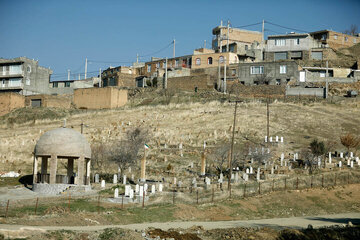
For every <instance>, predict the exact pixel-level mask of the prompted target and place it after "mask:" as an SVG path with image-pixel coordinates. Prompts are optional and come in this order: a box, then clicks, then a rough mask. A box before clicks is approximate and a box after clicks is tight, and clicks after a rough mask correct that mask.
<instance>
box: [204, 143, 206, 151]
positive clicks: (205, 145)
mask: <svg viewBox="0 0 360 240" xmlns="http://www.w3.org/2000/svg"><path fill="white" fill-rule="evenodd" d="M205 148H206V142H205V141H204V149H205Z"/></svg>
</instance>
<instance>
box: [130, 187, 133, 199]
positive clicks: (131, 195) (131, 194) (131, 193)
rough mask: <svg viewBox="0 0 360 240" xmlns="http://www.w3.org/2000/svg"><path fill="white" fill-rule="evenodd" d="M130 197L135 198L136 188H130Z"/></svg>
mask: <svg viewBox="0 0 360 240" xmlns="http://www.w3.org/2000/svg"><path fill="white" fill-rule="evenodd" d="M129 198H130V199H133V198H134V189H130V194H129Z"/></svg>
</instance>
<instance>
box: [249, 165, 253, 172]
mask: <svg viewBox="0 0 360 240" xmlns="http://www.w3.org/2000/svg"><path fill="white" fill-rule="evenodd" d="M250 174H253V168H252V166H250Z"/></svg>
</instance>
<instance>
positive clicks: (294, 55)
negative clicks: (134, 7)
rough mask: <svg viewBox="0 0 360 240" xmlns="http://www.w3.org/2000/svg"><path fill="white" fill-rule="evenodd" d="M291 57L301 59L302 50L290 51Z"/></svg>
mask: <svg viewBox="0 0 360 240" xmlns="http://www.w3.org/2000/svg"><path fill="white" fill-rule="evenodd" d="M291 59H302V52H300V51H299V52H291Z"/></svg>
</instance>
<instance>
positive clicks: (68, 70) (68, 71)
mask: <svg viewBox="0 0 360 240" xmlns="http://www.w3.org/2000/svg"><path fill="white" fill-rule="evenodd" d="M69 80H70V69H68V81H69Z"/></svg>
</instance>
